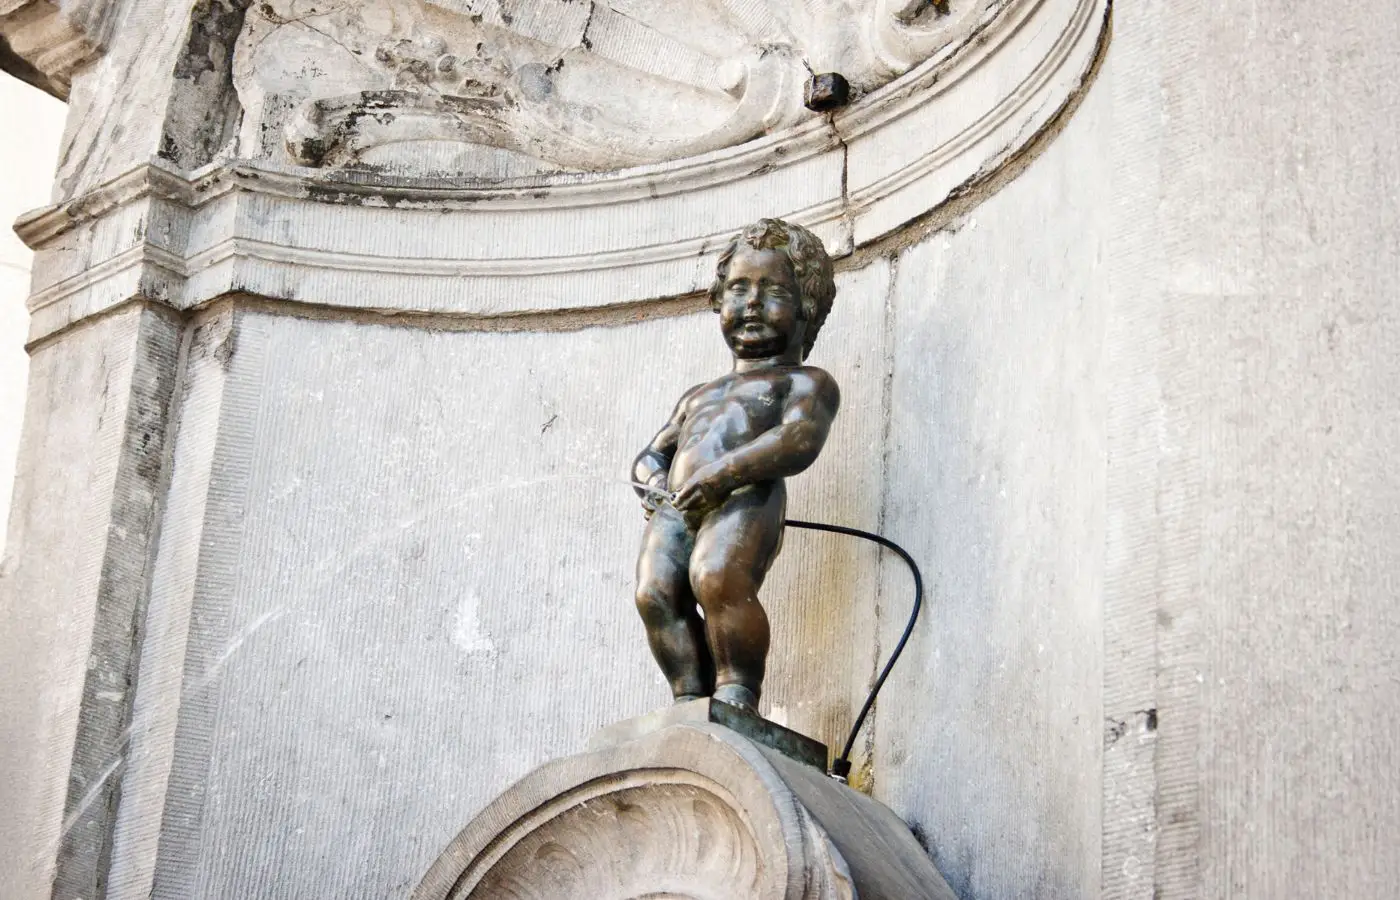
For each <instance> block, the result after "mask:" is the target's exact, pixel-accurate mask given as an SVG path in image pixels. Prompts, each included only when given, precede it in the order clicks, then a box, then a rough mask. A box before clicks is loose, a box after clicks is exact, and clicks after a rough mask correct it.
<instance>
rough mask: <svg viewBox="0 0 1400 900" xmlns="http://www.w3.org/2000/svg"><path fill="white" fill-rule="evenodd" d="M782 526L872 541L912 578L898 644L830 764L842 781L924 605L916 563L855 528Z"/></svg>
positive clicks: (888, 543) (790, 522)
mask: <svg viewBox="0 0 1400 900" xmlns="http://www.w3.org/2000/svg"><path fill="white" fill-rule="evenodd" d="M783 524H784V525H791V526H792V527H793V528H809V529H811V530H813V531H830V532H832V533H834V534H844V535H849V536H850V537H858V538H864V539H865V540H867V541H874V542H875V543H877V544H879V545H880V546H881V547H884V548H885V549H887V550H893V551H894V552H895V553H897V554H899V558H900V559H902V560H904V563H905V565H907V566H909V571H910V572H912V573H913V575H914V609H913V611H912V612H911V613H910V614H909V624H908V625H905V626H904V634H902V635H900V638H899V643H898V644H896V645H895V647H894V652H893V653H891V654H890V659H889V662H887V663H885V668H884V669H882V670H881V671H880V677H879V678H876V679H875V684H874V685H873V686H872V687H871V688H870V694H869V695H868V696H866V698H865V704H864V705H862V706H861V708H860V714H859V715H857V716H856V721H855V724H854V725H852V726H851V733H850V736H849V737H847V738H846V747H845V749H843V750H842V751H841V755H840V756H838V757H837V758H836V759H835V761H833V762H832V764H831V774H832V775H833V776H834V777H836V778H839V779H841V780H842V781H845V780H846V776H847V775H849V774H850V772H851V750H852V749H854V747H855V744H856V735H858V734H860V729H861V727H862V726H863V725H865V717H866V716H867V715H869V714H870V708H871V707H872V706H874V705H875V697H876V696H877V695H878V694H879V693H880V688H882V687H884V685H885V679H886V678H888V677H889V674H890V670H891V669H893V668H894V664H895V662H896V661H898V659H899V655H900V654H901V653H903V652H904V645H905V644H907V643H908V642H909V636H910V635H911V634H913V633H914V624H915V623H916V622H917V621H918V619H919V610H920V609H922V608H923V605H924V577H923V575H922V574H921V573H920V572H919V565H918V563H916V562H914V557H912V556H910V555H909V553H908V551H906V550H905V549H904V548H903V547H901V546H899V545H898V544H896V543H895V542H894V541H892V540H890V539H889V538H887V537H883V536H881V535H878V534H873V533H871V532H869V531H861V530H860V529H859V528H847V527H846V526H844V525H828V524H826V523H825V522H801V521H798V520H796V519H788V520H786V521H785V522H784V523H783Z"/></svg>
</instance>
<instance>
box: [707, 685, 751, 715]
mask: <svg viewBox="0 0 1400 900" xmlns="http://www.w3.org/2000/svg"><path fill="white" fill-rule="evenodd" d="M715 699H716V700H719V701H720V702H722V703H728V704H729V705H730V706H737V707H739V708H740V709H746V710H748V711H749V712H751V713H755V714H756V713H757V712H758V695H757V694H755V693H754V692H753V691H751V690H749V689H748V688H746V687H744V686H743V685H742V684H722V685H720V686H719V687H717V688H715Z"/></svg>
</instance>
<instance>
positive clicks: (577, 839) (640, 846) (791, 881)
mask: <svg viewBox="0 0 1400 900" xmlns="http://www.w3.org/2000/svg"><path fill="white" fill-rule="evenodd" d="M488 897H489V898H493V900H499V898H513V900H552V898H558V897H589V898H594V897H596V898H626V897H678V898H680V897H684V898H694V900H730V898H735V897H744V898H755V900H760V898H761V900H857V898H864V900H896V898H898V900H951V898H952V897H953V893H952V891H951V890H950V889H949V888H948V887H947V884H946V883H945V882H944V881H943V878H942V876H941V875H939V873H938V871H937V870H936V869H935V868H934V866H933V864H932V863H931V862H930V861H929V859H928V857H927V856H926V855H925V853H924V851H923V850H922V849H921V848H920V847H919V845H918V843H917V842H916V841H915V840H914V838H913V836H912V835H911V834H910V833H909V831H908V829H907V828H906V827H905V825H904V824H903V823H902V822H900V821H899V819H898V818H897V817H896V816H895V815H894V814H893V813H892V812H890V811H889V810H888V809H886V808H885V807H883V806H881V805H880V804H878V803H876V802H875V801H874V800H871V799H870V798H869V797H866V796H864V795H863V794H859V793H858V792H856V791H854V790H852V789H850V788H848V787H846V786H844V785H840V784H837V783H836V782H835V781H832V780H831V779H830V778H828V777H827V776H826V775H824V774H823V773H822V772H820V771H819V770H817V769H814V768H812V767H810V766H808V765H805V764H803V763H799V762H796V761H793V760H790V759H788V758H787V757H784V756H782V755H781V754H778V753H777V752H776V751H772V750H767V749H763V748H760V747H759V746H758V745H757V744H754V743H753V742H751V741H750V740H748V739H747V738H745V737H742V736H740V735H739V734H738V733H736V732H733V731H730V730H729V729H727V728H725V727H724V726H721V725H714V724H709V723H704V722H695V723H687V724H681V725H672V726H669V727H666V728H663V729H662V730H660V731H657V732H655V733H653V734H650V735H648V736H646V737H643V738H640V739H638V740H634V741H629V742H627V743H623V744H619V745H616V746H612V747H607V748H605V749H601V750H596V751H594V752H591V753H585V754H582V755H579V756H572V757H568V758H565V759H560V760H556V761H554V762H551V763H547V764H546V765H544V766H541V767H540V768H538V769H536V770H535V771H533V772H531V773H530V774H529V775H527V776H525V777H524V778H523V779H521V780H520V781H518V782H516V783H515V784H514V785H512V786H511V787H510V788H508V789H507V790H506V791H505V792H504V793H502V794H501V795H500V796H499V797H497V798H496V800H494V801H492V802H491V803H490V804H489V805H488V806H487V807H486V808H485V809H483V810H482V811H481V812H480V813H478V814H477V815H476V817H475V818H474V819H473V820H472V821H471V823H470V824H469V825H467V827H466V828H464V829H463V830H462V831H461V833H459V834H458V835H457V837H456V838H454V839H453V840H452V842H451V843H450V844H449V845H448V846H447V848H446V849H445V850H444V851H443V852H442V854H441V855H440V856H439V857H438V858H437V860H436V861H435V862H434V863H433V865H432V866H431V868H430V869H429V870H428V873H427V874H426V875H425V876H424V878H423V881H422V882H421V883H420V884H419V886H418V889H417V890H416V891H415V892H414V894H413V898H414V900H477V898H488Z"/></svg>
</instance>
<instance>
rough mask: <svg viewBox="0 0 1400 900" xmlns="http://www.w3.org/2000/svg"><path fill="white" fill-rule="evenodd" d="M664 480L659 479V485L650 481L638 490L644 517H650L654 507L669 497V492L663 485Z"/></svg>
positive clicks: (654, 509)
mask: <svg viewBox="0 0 1400 900" xmlns="http://www.w3.org/2000/svg"><path fill="white" fill-rule="evenodd" d="M665 484H666V480H665V479H664V478H662V479H660V485H658V484H656V483H655V482H652V483H650V484H649V486H648V487H646V488H644V489H643V490H641V491H640V493H641V495H642V509H643V510H645V511H646V517H647V518H648V519H650V518H651V514H652V513H654V512H656V508H657V507H658V506H660V505H661V504H663V503H666V502H668V501H669V500H670V499H671V492H670V491H668V490H666V488H665V487H664V485H665Z"/></svg>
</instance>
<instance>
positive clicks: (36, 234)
mask: <svg viewBox="0 0 1400 900" xmlns="http://www.w3.org/2000/svg"><path fill="white" fill-rule="evenodd" d="M1108 6H1109V2H1108V0H1038V2H1037V0H1026V2H1021V3H1013V4H1009V5H1008V6H1007V7H1005V8H1004V9H1003V10H1002V12H1001V13H1000V14H999V15H998V16H996V17H995V18H994V19H992V20H991V21H989V22H988V23H986V24H985V25H984V27H982V28H981V29H979V30H976V31H974V32H972V33H970V34H969V36H968V37H967V38H966V39H965V40H964V41H963V42H962V43H960V44H958V45H956V46H950V47H948V48H945V49H944V50H943V51H941V52H940V53H939V54H938V55H937V56H936V57H934V58H933V59H930V60H928V61H926V62H925V63H923V64H922V65H920V66H918V67H917V68H915V69H913V70H911V71H910V72H908V73H907V74H905V75H904V76H902V77H900V78H898V79H896V80H895V81H893V82H891V83H890V84H888V85H886V86H885V87H883V88H880V89H878V90H876V91H873V92H871V93H870V94H867V95H866V96H864V97H862V98H861V99H860V100H859V101H857V102H856V103H855V104H853V105H852V106H851V107H848V108H846V109H845V110H842V111H841V112H839V113H837V114H835V115H832V116H829V117H827V118H825V119H815V120H809V121H807V122H804V123H802V124H800V125H797V126H795V127H792V128H789V129H787V130H784V131H781V132H779V133H776V134H773V135H770V136H768V137H764V138H761V139H759V140H755V141H750V142H748V143H745V144H741V145H739V146H735V147H730V148H726V149H723V150H717V151H714V152H711V153H707V154H704V155H702V156H697V157H692V158H688V159H683V160H678V161H674V162H668V163H660V164H654V165H648V166H642V167H636V168H631V169H625V170H621V171H618V172H610V173H590V174H570V175H554V176H548V177H531V178H521V179H515V180H512V181H508V182H502V183H499V184H495V185H489V186H483V185H472V184H461V183H453V182H452V181H450V180H445V179H434V180H426V179H419V178H408V177H394V176H387V175H382V174H376V173H370V172H361V171H355V170H324V169H309V168H301V167H293V166H279V165H275V164H272V163H268V162H262V161H257V162H255V161H248V160H226V161H222V162H218V163H215V164H213V165H210V166H206V167H204V168H203V169H200V170H196V171H195V172H192V173H183V172H180V171H178V170H177V169H175V168H173V167H172V166H170V165H169V164H166V163H162V162H160V161H156V162H153V163H151V164H149V165H145V166H142V167H140V168H139V169H136V170H134V171H130V172H128V173H126V174H124V175H122V176H120V177H118V178H116V179H113V180H112V181H110V182H108V183H107V184H105V185H103V186H101V187H100V188H98V189H96V190H94V191H91V192H89V193H88V194H85V195H84V196H82V197H80V198H77V199H75V200H73V201H70V202H68V203H65V204H62V205H60V206H56V207H51V208H49V209H45V210H40V211H38V212H35V213H31V214H29V215H27V216H25V217H24V218H22V219H21V221H20V222H19V223H18V224H17V226H16V230H17V231H18V232H19V234H20V236H21V237H22V238H23V239H24V240H25V242H26V243H28V244H29V245H30V246H31V247H33V248H34V249H35V250H36V251H37V256H36V261H35V269H34V283H33V294H32V296H31V298H30V304H29V305H30V310H31V313H32V316H33V321H32V328H31V338H33V339H39V338H42V337H44V336H47V335H49V334H52V333H54V332H55V331H58V330H61V329H63V328H65V327H67V326H68V325H69V324H71V323H73V322H75V321H78V320H80V319H82V318H84V317H86V316H88V315H92V314H94V313H97V312H100V311H102V310H103V309H106V308H108V307H110V306H112V305H114V304H117V303H121V302H124V301H125V300H128V299H130V298H131V297H133V296H141V297H145V298H148V299H153V300H156V301H158V302H162V303H165V304H168V305H169V306H171V307H173V308H175V309H192V308H196V307H199V306H201V305H203V304H206V303H208V302H209V301H211V300H213V299H215V298H217V297H220V296H223V295H225V294H228V293H230V292H236V291H242V292H248V293H253V294H259V295H262V296H266V297H271V298H276V299H283V300H289V301H293V302H304V303H308V304H314V305H316V306H318V307H343V308H347V309H358V310H376V311H383V312H401V313H419V314H422V313H429V314H437V315H448V316H450V315H463V316H474V317H481V316H501V315H520V314H526V313H538V312H543V311H550V310H577V309H583V308H596V307H606V306H609V305H615V304H635V303H637V302H638V301H644V300H647V299H650V298H660V297H672V296H677V295H680V294H685V293H689V292H692V291H696V290H699V289H701V288H703V287H704V286H706V284H707V283H708V281H709V279H710V277H711V273H712V272H713V260H712V258H711V257H712V255H713V254H714V253H716V252H717V251H718V249H719V247H720V246H721V245H722V243H723V241H724V240H726V239H727V237H728V236H729V235H730V234H731V233H733V232H734V231H735V230H736V229H737V228H738V227H740V226H741V225H743V224H744V223H746V222H748V221H751V220H752V219H754V218H756V217H758V216H762V215H781V216H783V217H785V218H790V219H792V220H793V221H796V222H800V223H802V224H805V225H807V226H809V227H811V228H813V229H814V230H815V231H817V233H818V234H820V235H821V236H822V237H823V239H824V240H825V241H826V242H827V244H828V246H829V247H830V248H831V249H832V250H833V252H834V255H838V256H839V255H846V254H849V253H851V252H852V251H853V250H855V249H857V248H859V247H860V246H863V245H867V244H870V243H871V242H873V241H876V240H879V239H881V238H883V237H885V236H888V235H889V234H891V233H892V232H895V231H897V230H898V229H900V228H901V227H902V226H904V225H905V224H906V223H908V222H910V221H911V220H914V219H917V218H919V217H921V216H923V215H924V214H926V213H928V212H930V211H932V210H935V209H937V208H939V207H940V205H942V204H944V203H947V202H948V201H949V200H950V199H953V198H958V197H961V196H964V195H965V194H966V192H967V191H968V190H969V189H970V188H971V187H972V186H974V185H976V184H979V183H982V182H986V181H989V180H991V178H992V176H994V175H995V174H996V172H997V171H998V169H999V168H1000V167H1001V166H1002V165H1004V164H1005V163H1006V162H1007V160H1009V159H1011V158H1013V157H1015V156H1016V154H1017V153H1018V152H1019V151H1020V150H1021V149H1022V148H1024V147H1025V146H1026V145H1027V144H1028V143H1030V142H1031V141H1032V140H1033V139H1034V138H1035V137H1036V136H1037V135H1038V134H1039V133H1040V132H1041V131H1042V130H1043V129H1045V128H1046V127H1047V126H1048V125H1049V124H1050V123H1051V122H1053V121H1054V120H1055V118H1056V116H1057V115H1058V114H1059V113H1060V112H1061V111H1062V110H1063V109H1065V108H1066V107H1067V106H1068V105H1069V104H1071V103H1072V102H1073V101H1074V99H1075V98H1076V96H1077V94H1078V92H1079V91H1080V90H1082V89H1083V87H1084V82H1085V77H1086V75H1087V74H1088V73H1089V72H1090V71H1091V70H1092V68H1093V66H1094V64H1095V63H1096V61H1097V59H1098V58H1099V56H1100V54H1101V53H1102V52H1103V48H1104V46H1105V44H1106V39H1107V31H1108ZM774 198H783V200H782V201H780V202H779V203H778V204H777V206H779V207H781V208H775V202H774ZM367 275H372V277H370V278H367V277H366V276H367Z"/></svg>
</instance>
